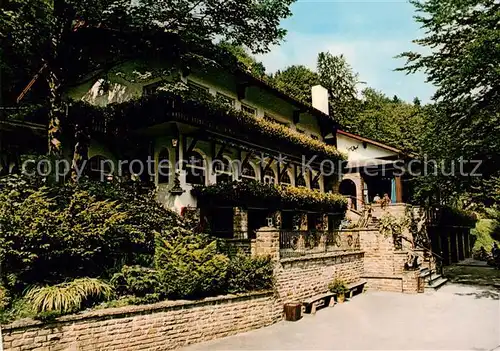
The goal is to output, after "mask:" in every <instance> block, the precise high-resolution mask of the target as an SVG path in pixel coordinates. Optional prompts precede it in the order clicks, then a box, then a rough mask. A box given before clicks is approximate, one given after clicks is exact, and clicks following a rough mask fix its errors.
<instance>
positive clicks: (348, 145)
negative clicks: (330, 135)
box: [337, 134, 397, 161]
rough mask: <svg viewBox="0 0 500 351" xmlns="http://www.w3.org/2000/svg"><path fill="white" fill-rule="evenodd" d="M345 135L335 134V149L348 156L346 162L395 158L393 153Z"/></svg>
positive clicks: (395, 154)
mask: <svg viewBox="0 0 500 351" xmlns="http://www.w3.org/2000/svg"><path fill="white" fill-rule="evenodd" d="M365 145H366V148H365V147H364V146H363V142H362V141H359V140H357V139H353V138H350V137H348V136H346V135H341V134H337V149H338V150H339V151H341V152H344V153H346V154H347V155H348V161H357V160H368V159H375V158H381V157H388V156H397V153H396V152H394V151H390V150H386V149H384V148H381V147H379V146H375V145H372V144H369V143H365Z"/></svg>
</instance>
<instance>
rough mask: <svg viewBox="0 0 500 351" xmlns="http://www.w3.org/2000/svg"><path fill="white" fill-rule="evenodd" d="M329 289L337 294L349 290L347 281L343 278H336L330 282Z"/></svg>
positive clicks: (342, 293)
mask: <svg viewBox="0 0 500 351" xmlns="http://www.w3.org/2000/svg"><path fill="white" fill-rule="evenodd" d="M328 290H330V291H331V292H332V293H335V294H337V295H344V294H346V293H348V292H349V289H348V288H347V286H346V284H345V282H344V281H343V280H342V279H338V278H336V279H334V280H333V281H332V282H331V283H330V284H328Z"/></svg>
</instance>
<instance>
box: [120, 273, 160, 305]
mask: <svg viewBox="0 0 500 351" xmlns="http://www.w3.org/2000/svg"><path fill="white" fill-rule="evenodd" d="M111 284H112V285H113V286H114V289H115V291H116V293H117V294H118V295H119V296H127V295H130V296H135V297H138V298H140V299H144V300H146V301H148V302H153V301H158V300H160V298H162V292H163V285H162V283H161V282H160V273H159V272H158V271H157V270H155V269H152V268H147V267H141V266H123V268H122V270H121V271H120V272H118V273H115V274H114V275H113V277H112V278H111Z"/></svg>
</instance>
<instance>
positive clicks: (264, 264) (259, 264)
mask: <svg viewBox="0 0 500 351" xmlns="http://www.w3.org/2000/svg"><path fill="white" fill-rule="evenodd" d="M272 287H273V264H272V261H271V258H270V257H269V256H262V257H255V258H252V257H248V256H246V255H245V254H242V253H239V254H238V255H236V256H235V257H233V258H232V259H231V262H230V263H229V267H228V270H227V291H228V292H229V293H231V294H236V293H242V292H246V291H257V290H267V289H271V288H272Z"/></svg>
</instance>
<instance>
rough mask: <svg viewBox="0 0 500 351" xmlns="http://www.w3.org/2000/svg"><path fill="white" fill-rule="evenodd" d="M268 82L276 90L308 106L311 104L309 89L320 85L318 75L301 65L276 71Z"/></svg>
mask: <svg viewBox="0 0 500 351" xmlns="http://www.w3.org/2000/svg"><path fill="white" fill-rule="evenodd" d="M270 80H271V84H272V85H273V86H275V87H276V88H278V89H280V90H282V91H283V92H285V93H287V94H288V95H290V96H293V97H294V98H296V99H297V100H300V101H302V102H305V103H308V104H310V103H311V88H312V87H313V86H315V85H318V84H320V79H319V75H318V74H317V73H316V72H313V71H312V70H310V69H309V68H307V67H305V66H301V65H294V66H290V67H288V68H286V69H284V70H282V71H277V72H276V73H275V74H273V75H272V76H271V78H270Z"/></svg>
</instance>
